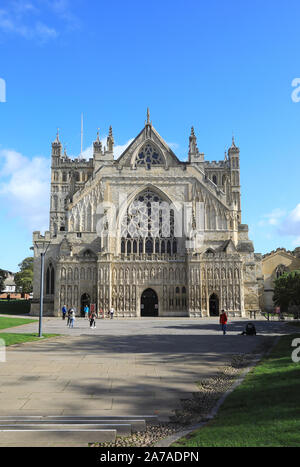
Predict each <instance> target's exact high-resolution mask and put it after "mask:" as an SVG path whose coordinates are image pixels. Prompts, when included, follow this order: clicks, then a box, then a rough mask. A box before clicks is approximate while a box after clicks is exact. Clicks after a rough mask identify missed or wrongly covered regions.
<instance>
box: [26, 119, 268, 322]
mask: <svg viewBox="0 0 300 467" xmlns="http://www.w3.org/2000/svg"><path fill="white" fill-rule="evenodd" d="M51 158H52V163H51V197H50V228H49V231H48V232H45V235H41V233H40V232H34V233H33V244H34V258H35V261H34V299H33V303H32V309H31V313H32V314H38V312H39V299H40V297H39V294H40V282H39V281H40V267H41V265H40V261H41V252H43V251H45V250H46V249H47V252H46V256H45V276H44V278H45V290H44V313H45V314H47V315H59V314H60V310H61V308H62V306H63V305H64V304H65V305H67V306H68V307H70V306H74V307H75V308H76V309H77V310H78V313H79V311H80V310H82V309H83V306H84V305H85V304H86V303H89V304H95V305H96V307H97V309H98V310H100V309H103V310H104V312H107V311H108V310H109V309H110V307H112V306H113V307H114V309H115V315H116V316H118V317H139V316H170V317H176V316H187V317H188V316H189V317H199V318H201V317H207V316H217V315H219V313H220V310H221V309H225V310H226V311H227V312H228V313H229V315H232V316H248V315H249V314H250V312H252V311H259V309H260V306H261V303H262V293H263V277H262V269H261V265H262V257H261V255H260V254H256V253H255V252H254V247H253V243H252V241H251V240H249V238H248V226H247V225H245V224H243V223H242V209H241V200H240V197H241V193H240V151H239V148H238V147H237V146H236V144H235V142H234V139H233V141H232V145H231V147H230V149H229V150H228V151H227V152H226V153H225V158H224V159H223V160H221V161H218V162H216V161H212V162H210V161H207V160H205V157H204V154H202V153H200V152H199V150H198V147H197V140H196V136H195V133H194V129H193V128H192V130H191V134H190V137H189V150H188V160H187V161H185V162H183V161H181V160H179V159H178V158H177V156H176V155H175V154H174V152H173V151H172V150H171V149H170V147H169V146H168V144H167V143H166V142H165V141H164V140H163V138H162V137H161V136H160V135H159V134H158V132H157V131H156V130H155V128H154V127H153V125H152V122H150V117H149V112H148V114H147V120H146V122H145V126H144V128H143V129H142V131H141V132H140V133H139V134H138V136H137V137H136V138H135V139H134V140H133V142H132V143H131V144H130V145H129V146H128V147H127V149H126V150H125V151H124V152H123V154H122V155H121V156H120V157H119V158H118V159H115V158H114V138H113V133H112V129H111V128H110V130H109V135H108V137H107V144H106V147H103V146H102V143H101V141H100V137H99V132H98V134H97V138H96V141H95V142H94V144H93V157H92V158H91V159H89V160H83V159H75V160H72V159H70V158H69V157H68V156H67V154H66V153H65V152H63V150H62V144H61V142H60V140H59V135H58V134H57V137H56V140H55V141H54V142H53V144H52V155H51Z"/></svg>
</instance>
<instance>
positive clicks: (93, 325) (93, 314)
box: [90, 310, 96, 328]
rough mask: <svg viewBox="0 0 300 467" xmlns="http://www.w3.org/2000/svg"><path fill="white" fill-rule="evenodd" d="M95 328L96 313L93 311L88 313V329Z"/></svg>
mask: <svg viewBox="0 0 300 467" xmlns="http://www.w3.org/2000/svg"><path fill="white" fill-rule="evenodd" d="M93 327H94V328H95V327H96V312H95V311H94V310H93V311H91V312H90V328H93Z"/></svg>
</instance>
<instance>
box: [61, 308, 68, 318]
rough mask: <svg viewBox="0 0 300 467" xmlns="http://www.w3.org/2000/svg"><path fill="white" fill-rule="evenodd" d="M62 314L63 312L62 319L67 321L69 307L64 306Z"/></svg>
mask: <svg viewBox="0 0 300 467" xmlns="http://www.w3.org/2000/svg"><path fill="white" fill-rule="evenodd" d="M61 312H62V319H63V320H65V319H66V314H67V307H66V305H64V306H63V307H62V310H61Z"/></svg>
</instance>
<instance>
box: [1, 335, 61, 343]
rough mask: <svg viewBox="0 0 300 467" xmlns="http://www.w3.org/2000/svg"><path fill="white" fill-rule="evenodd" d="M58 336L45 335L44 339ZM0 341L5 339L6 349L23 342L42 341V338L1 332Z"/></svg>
mask: <svg viewBox="0 0 300 467" xmlns="http://www.w3.org/2000/svg"><path fill="white" fill-rule="evenodd" d="M56 336H58V334H43V338H49V337H56ZM0 339H3V340H4V342H5V345H6V347H8V346H10V345H14V344H22V343H23V342H31V341H40V340H41V338H39V337H38V335H37V334H14V333H8V332H0Z"/></svg>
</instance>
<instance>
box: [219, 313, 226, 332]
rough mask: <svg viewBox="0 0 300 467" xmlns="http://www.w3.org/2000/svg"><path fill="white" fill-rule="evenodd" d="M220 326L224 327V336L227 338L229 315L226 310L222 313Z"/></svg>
mask: <svg viewBox="0 0 300 467" xmlns="http://www.w3.org/2000/svg"><path fill="white" fill-rule="evenodd" d="M220 324H221V327H222V331H223V334H224V336H225V334H226V330H227V315H226V313H225V311H224V310H222V313H221V315H220Z"/></svg>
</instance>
